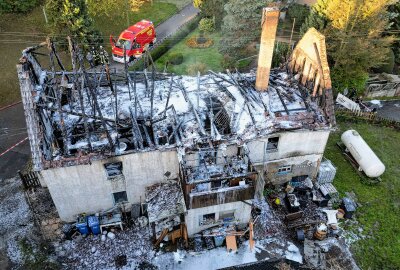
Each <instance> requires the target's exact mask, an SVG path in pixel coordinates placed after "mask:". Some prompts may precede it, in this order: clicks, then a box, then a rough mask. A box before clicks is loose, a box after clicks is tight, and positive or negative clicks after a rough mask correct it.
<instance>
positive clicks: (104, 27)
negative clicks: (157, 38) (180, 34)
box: [93, 1, 179, 45]
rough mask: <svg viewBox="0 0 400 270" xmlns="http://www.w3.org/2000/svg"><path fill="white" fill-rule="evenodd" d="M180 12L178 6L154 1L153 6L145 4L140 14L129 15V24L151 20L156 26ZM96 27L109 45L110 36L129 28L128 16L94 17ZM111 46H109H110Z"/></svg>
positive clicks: (132, 13)
mask: <svg viewBox="0 0 400 270" xmlns="http://www.w3.org/2000/svg"><path fill="white" fill-rule="evenodd" d="M178 11H179V10H178V8H177V6H176V5H174V4H172V3H166V2H165V1H154V3H153V4H151V3H150V2H149V3H145V4H144V5H143V6H142V7H141V8H140V10H139V11H138V12H132V11H131V12H130V13H129V24H130V25H133V24H135V23H136V22H138V21H141V20H143V19H146V20H150V21H152V22H153V23H154V25H156V26H157V25H159V24H160V23H162V22H164V21H166V20H167V19H168V18H169V17H171V16H173V15H174V14H175V13H177V12H178ZM93 19H94V27H95V28H96V29H98V30H100V31H101V32H102V34H103V36H105V40H104V41H105V43H106V44H108V43H109V42H108V36H109V35H110V34H112V35H114V36H118V35H119V34H120V33H121V32H122V31H123V30H124V29H126V28H127V27H128V26H130V25H128V22H127V19H126V14H121V15H117V14H116V16H115V17H111V18H107V17H104V16H99V17H94V18H93ZM108 45H109V44H108Z"/></svg>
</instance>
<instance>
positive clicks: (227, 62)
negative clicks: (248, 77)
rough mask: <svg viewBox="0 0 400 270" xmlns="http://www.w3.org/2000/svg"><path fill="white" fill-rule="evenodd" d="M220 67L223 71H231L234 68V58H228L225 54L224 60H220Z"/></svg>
mask: <svg viewBox="0 0 400 270" xmlns="http://www.w3.org/2000/svg"><path fill="white" fill-rule="evenodd" d="M221 66H222V67H223V68H224V69H233V68H235V67H236V60H235V58H233V57H231V56H229V55H228V54H225V55H224V58H223V59H222V63H221Z"/></svg>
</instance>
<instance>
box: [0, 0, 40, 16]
mask: <svg viewBox="0 0 400 270" xmlns="http://www.w3.org/2000/svg"><path fill="white" fill-rule="evenodd" d="M38 4H39V1H38V0H0V14H1V13H8V12H15V13H22V12H27V11H30V10H32V9H33V8H34V7H36V6H37V5H38Z"/></svg>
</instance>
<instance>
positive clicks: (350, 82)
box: [331, 68, 368, 95]
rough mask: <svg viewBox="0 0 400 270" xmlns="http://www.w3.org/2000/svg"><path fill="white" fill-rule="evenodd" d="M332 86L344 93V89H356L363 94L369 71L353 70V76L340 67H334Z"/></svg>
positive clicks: (358, 93)
mask: <svg viewBox="0 0 400 270" xmlns="http://www.w3.org/2000/svg"><path fill="white" fill-rule="evenodd" d="M331 78H332V86H333V88H334V89H335V91H337V92H340V93H343V90H344V89H346V88H347V89H355V90H357V95H362V94H363V92H364V90H365V85H366V83H367V80H368V73H366V72H363V71H359V72H353V74H352V75H351V76H349V75H348V74H347V72H346V71H345V70H343V69H340V68H333V69H332V71H331Z"/></svg>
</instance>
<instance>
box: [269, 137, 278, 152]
mask: <svg viewBox="0 0 400 270" xmlns="http://www.w3.org/2000/svg"><path fill="white" fill-rule="evenodd" d="M278 144H279V137H271V138H268V142H267V149H266V151H267V152H273V151H277V150H278Z"/></svg>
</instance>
